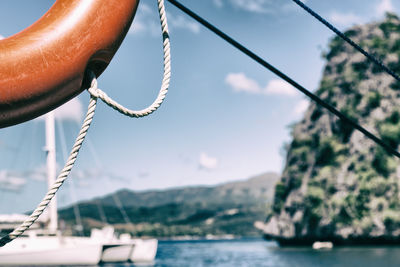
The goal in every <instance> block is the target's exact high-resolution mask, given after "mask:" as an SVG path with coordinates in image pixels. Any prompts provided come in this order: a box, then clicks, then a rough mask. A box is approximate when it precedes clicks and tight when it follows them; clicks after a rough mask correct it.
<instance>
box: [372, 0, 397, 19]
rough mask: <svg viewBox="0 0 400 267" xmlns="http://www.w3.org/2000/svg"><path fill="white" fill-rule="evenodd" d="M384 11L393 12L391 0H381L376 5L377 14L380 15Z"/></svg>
mask: <svg viewBox="0 0 400 267" xmlns="http://www.w3.org/2000/svg"><path fill="white" fill-rule="evenodd" d="M386 12H394V7H393V4H392V1H391V0H381V1H380V3H379V4H378V6H377V7H376V13H377V14H378V16H382V15H384V14H385V13H386Z"/></svg>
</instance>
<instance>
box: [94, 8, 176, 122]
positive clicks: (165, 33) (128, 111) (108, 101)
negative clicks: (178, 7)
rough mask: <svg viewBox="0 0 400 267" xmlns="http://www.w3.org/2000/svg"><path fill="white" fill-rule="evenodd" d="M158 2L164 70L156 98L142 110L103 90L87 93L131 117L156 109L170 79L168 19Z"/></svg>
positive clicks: (138, 116) (141, 115)
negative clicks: (131, 106) (125, 103)
mask: <svg viewBox="0 0 400 267" xmlns="http://www.w3.org/2000/svg"><path fill="white" fill-rule="evenodd" d="M157 2H158V13H159V16H160V22H161V32H162V37H163V54H164V56H163V58H164V72H163V79H162V83H161V88H160V91H159V93H158V95H157V98H156V99H155V100H154V102H153V103H152V104H151V105H150V106H148V107H147V108H144V109H142V110H131V109H128V108H126V107H124V106H123V105H121V104H120V103H118V102H117V101H115V100H114V99H112V98H111V97H109V96H108V95H107V94H106V93H105V92H104V91H102V90H101V89H96V90H94V89H93V90H92V89H91V90H89V93H90V94H91V95H92V96H94V97H98V98H100V99H101V100H102V101H103V102H104V103H106V104H107V105H108V106H110V107H111V108H113V109H115V110H116V111H118V112H120V113H121V114H123V115H126V116H128V117H133V118H140V117H145V116H148V115H150V114H151V113H153V112H154V111H156V110H157V109H158V108H159V107H160V106H161V104H162V103H163V102H164V99H165V97H166V95H167V93H168V88H169V84H170V80H171V48H170V41H169V31H168V21H167V15H166V12H165V6H164V0H157Z"/></svg>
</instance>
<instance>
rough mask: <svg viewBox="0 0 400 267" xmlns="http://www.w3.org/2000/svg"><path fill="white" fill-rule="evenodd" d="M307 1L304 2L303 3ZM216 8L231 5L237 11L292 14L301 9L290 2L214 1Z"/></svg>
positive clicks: (269, 0) (258, 0)
mask: <svg viewBox="0 0 400 267" xmlns="http://www.w3.org/2000/svg"><path fill="white" fill-rule="evenodd" d="M305 2H306V1H305V0H304V1H303V3H305ZM213 3H214V5H215V6H216V7H218V8H221V7H222V6H225V4H228V5H231V6H233V7H234V8H236V9H240V10H243V11H247V12H252V13H259V14H265V13H276V12H277V11H278V12H279V11H283V12H288V11H289V12H292V11H299V10H300V9H299V7H298V6H296V5H295V4H294V3H292V2H291V1H289V2H288V3H283V2H282V1H276V0H213Z"/></svg>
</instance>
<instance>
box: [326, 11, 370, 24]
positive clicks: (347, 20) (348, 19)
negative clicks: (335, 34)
mask: <svg viewBox="0 0 400 267" xmlns="http://www.w3.org/2000/svg"><path fill="white" fill-rule="evenodd" d="M329 19H330V21H332V22H333V23H334V24H336V25H339V26H345V27H348V26H352V25H354V24H360V23H362V22H363V19H362V18H361V17H359V16H357V15H355V14H353V13H347V14H345V13H339V12H336V11H333V12H332V13H331V15H330V16H329Z"/></svg>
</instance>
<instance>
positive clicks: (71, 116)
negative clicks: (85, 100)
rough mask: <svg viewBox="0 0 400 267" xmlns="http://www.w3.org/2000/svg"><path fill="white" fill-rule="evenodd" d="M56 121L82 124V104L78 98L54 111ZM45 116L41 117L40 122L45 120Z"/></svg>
mask: <svg viewBox="0 0 400 267" xmlns="http://www.w3.org/2000/svg"><path fill="white" fill-rule="evenodd" d="M54 116H55V119H56V120H60V121H76V122H78V123H80V122H81V121H82V117H83V107H82V103H81V102H80V101H79V99H78V98H77V97H75V98H73V99H72V100H70V101H69V102H67V103H65V104H64V105H62V106H60V107H59V108H57V109H55V110H54ZM45 118H46V117H45V115H43V116H41V117H39V118H38V119H39V120H45Z"/></svg>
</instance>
